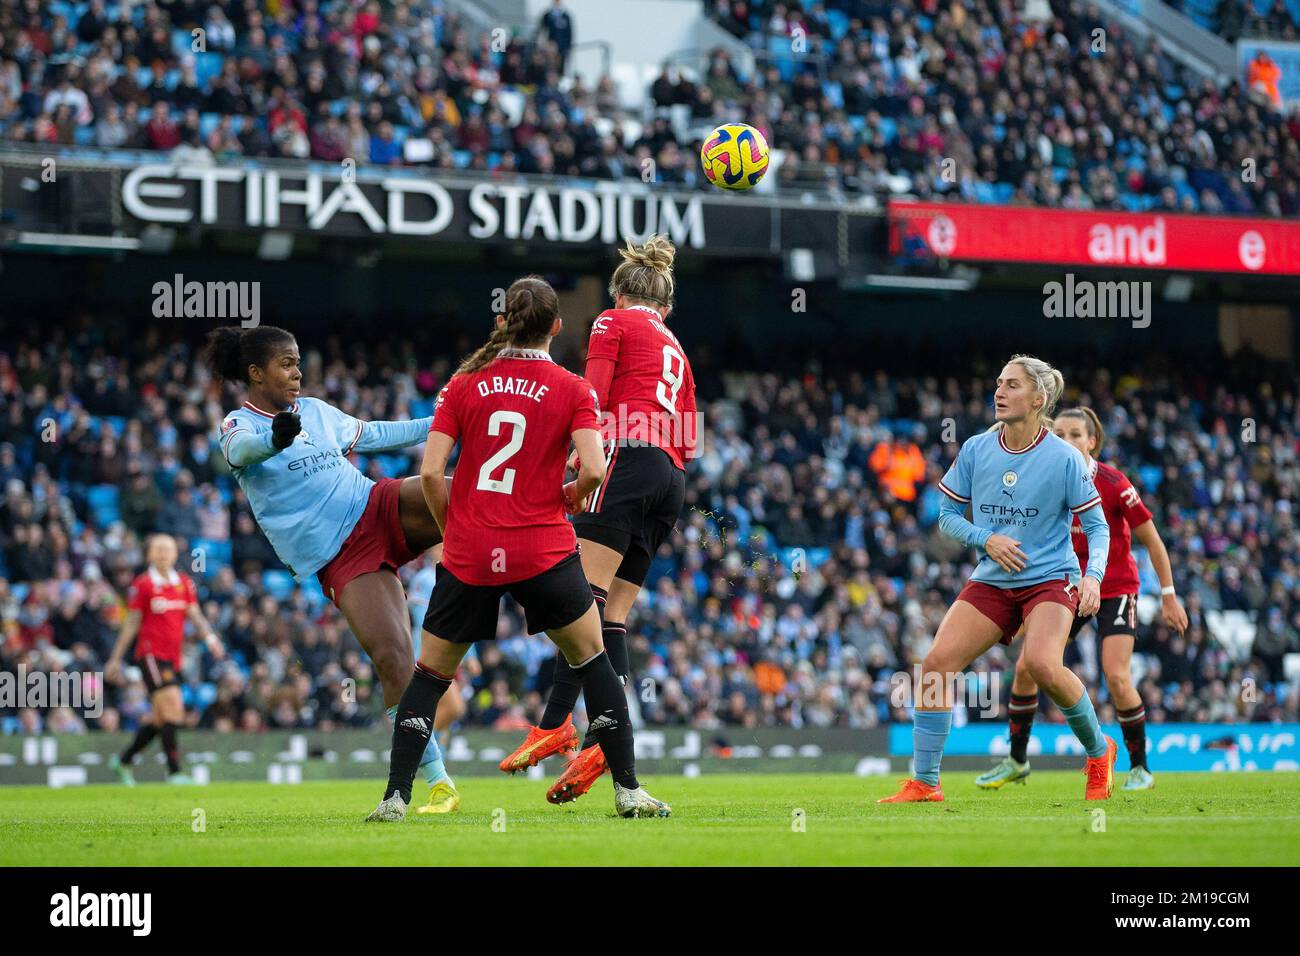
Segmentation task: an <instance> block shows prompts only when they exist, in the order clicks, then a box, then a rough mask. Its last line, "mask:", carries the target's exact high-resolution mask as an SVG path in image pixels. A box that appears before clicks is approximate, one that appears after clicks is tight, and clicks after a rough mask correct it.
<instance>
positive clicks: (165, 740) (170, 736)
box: [162, 722, 181, 773]
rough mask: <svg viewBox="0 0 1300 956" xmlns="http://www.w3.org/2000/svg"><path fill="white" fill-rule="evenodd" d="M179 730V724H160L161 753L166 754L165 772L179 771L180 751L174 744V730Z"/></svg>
mask: <svg viewBox="0 0 1300 956" xmlns="http://www.w3.org/2000/svg"><path fill="white" fill-rule="evenodd" d="M178 730H180V725H179V724H173V723H170V722H169V723H165V724H163V725H162V745H163V753H164V754H166V755H167V772H168V773H180V772H181V757H180V751H179V750H178V749H177V746H176V731H178Z"/></svg>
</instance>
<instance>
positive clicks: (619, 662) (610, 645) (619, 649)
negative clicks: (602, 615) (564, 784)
mask: <svg viewBox="0 0 1300 956" xmlns="http://www.w3.org/2000/svg"><path fill="white" fill-rule="evenodd" d="M600 636H601V638H602V640H604V642H605V652H606V653H607V654H609V663H610V665H611V666H612V667H613V668H614V673H615V674H617V675H618V679H619V682H620V683H622V685H623V686H624V687H626V686H627V682H628V681H629V680H631V679H632V668H631V666H629V664H628V658H627V627H626V626H625V625H623V624H606V625H604V626H603V627H602V628H601V629H600ZM587 717H588V718H590V717H591V714H590V713H589V714H587ZM597 736H598V735H597V734H596V733H593V732H592V730H591V728H590V727H588V728H587V735H586V736H585V737H583V738H582V749H583V750H586V749H587V748H588V747H594V746H596V737H597Z"/></svg>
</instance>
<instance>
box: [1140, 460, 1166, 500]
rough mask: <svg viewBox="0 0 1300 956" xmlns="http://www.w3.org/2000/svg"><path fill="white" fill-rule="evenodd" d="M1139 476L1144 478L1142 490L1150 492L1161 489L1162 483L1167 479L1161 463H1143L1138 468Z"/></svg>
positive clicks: (1153, 492)
mask: <svg viewBox="0 0 1300 956" xmlns="http://www.w3.org/2000/svg"><path fill="white" fill-rule="evenodd" d="M1138 476H1139V477H1140V478H1141V479H1142V490H1143V491H1146V492H1148V493H1149V494H1155V493H1156V492H1157V491H1159V490H1160V483H1161V482H1162V481H1164V480H1165V473H1164V471H1163V470H1162V469H1161V468H1160V466H1159V465H1143V466H1142V467H1140V468H1139V469H1138Z"/></svg>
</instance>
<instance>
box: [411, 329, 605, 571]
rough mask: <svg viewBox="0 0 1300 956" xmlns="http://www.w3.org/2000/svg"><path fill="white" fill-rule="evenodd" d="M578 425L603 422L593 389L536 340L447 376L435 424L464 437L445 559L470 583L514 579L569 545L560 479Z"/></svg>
mask: <svg viewBox="0 0 1300 956" xmlns="http://www.w3.org/2000/svg"><path fill="white" fill-rule="evenodd" d="M580 428H590V429H593V430H596V429H599V428H600V406H599V405H598V403H597V401H596V390H595V389H593V388H592V387H591V383H590V382H588V381H587V380H586V379H584V378H582V377H581V376H578V375H574V374H573V373H572V372H570V371H568V370H567V369H564V368H561V367H560V366H558V365H556V364H555V362H554V361H553V360H552V359H551V357H550V355H548V354H547V353H546V352H543V351H541V350H539V349H506V350H503V351H502V352H501V354H500V355H499V356H498V357H497V358H496V360H495V361H493V362H492V363H491V364H489V365H488V366H486V367H485V368H482V369H480V370H479V371H477V372H472V373H470V374H467V375H457V376H455V377H453V378H452V380H451V381H450V382H448V383H447V385H446V387H445V388H444V389H443V390H442V392H441V394H439V396H438V404H437V407H436V409H435V410H434V414H433V425H432V426H431V427H430V431H438V432H442V433H443V434H444V435H447V436H448V437H449V438H451V439H453V440H455V441H458V442H459V443H460V458H459V459H458V460H457V461H456V474H455V477H454V479H453V480H452V483H451V500H450V502H449V503H448V506H447V527H446V528H445V529H444V539H445V540H444V543H443V550H442V564H443V567H445V568H446V569H447V570H449V571H450V572H451V573H452V574H454V575H455V576H456V577H457V578H458V579H459V580H461V581H463V582H464V583H466V584H478V585H495V584H511V583H514V582H516V581H523V580H526V579H527V578H531V577H533V576H535V575H538V574H541V573H542V572H543V571H546V570H548V569H550V568H552V567H554V566H555V565H556V564H558V563H559V562H560V561H562V560H564V558H566V557H568V556H569V555H571V554H573V552H574V549H575V548H576V547H577V543H578V539H577V537H576V536H575V535H574V533H573V526H572V525H571V524H570V523H569V519H568V514H567V513H566V512H565V510H564V493H563V490H562V489H563V487H564V465H565V461H566V460H567V459H568V456H569V439H570V437H571V436H572V434H573V433H574V432H575V431H577V430H578V429H580Z"/></svg>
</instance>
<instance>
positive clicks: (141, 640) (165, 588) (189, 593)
mask: <svg viewBox="0 0 1300 956" xmlns="http://www.w3.org/2000/svg"><path fill="white" fill-rule="evenodd" d="M198 603H199V595H198V592H197V591H195V589H194V582H193V581H192V580H190V579H189V578H188V577H186V576H185V575H184V574H181V573H179V572H177V571H172V572H171V575H170V576H169V577H163V576H162V575H161V574H159V573H158V572H157V571H155V570H154V569H153V568H148V569H146V570H145V571H143V572H142V573H140V574H138V575H136V578H135V580H134V581H132V582H131V590H130V591H129V592H128V596H127V601H126V606H127V608H129V609H130V610H132V611H139V612H140V632H139V633H138V634H137V635H136V638H135V659H136V660H137V661H139V660H143V659H144V658H145V657H147V656H148V655H150V654H152V655H153V656H154V657H156V658H157V659H158V660H161V661H168V662H170V663H171V664H173V665H175V667H176V668H177V669H178V670H179V669H180V666H181V644H182V643H183V641H184V638H185V612H186V611H188V610H189V609H190V607H191V606H192V605H195V604H198Z"/></svg>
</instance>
